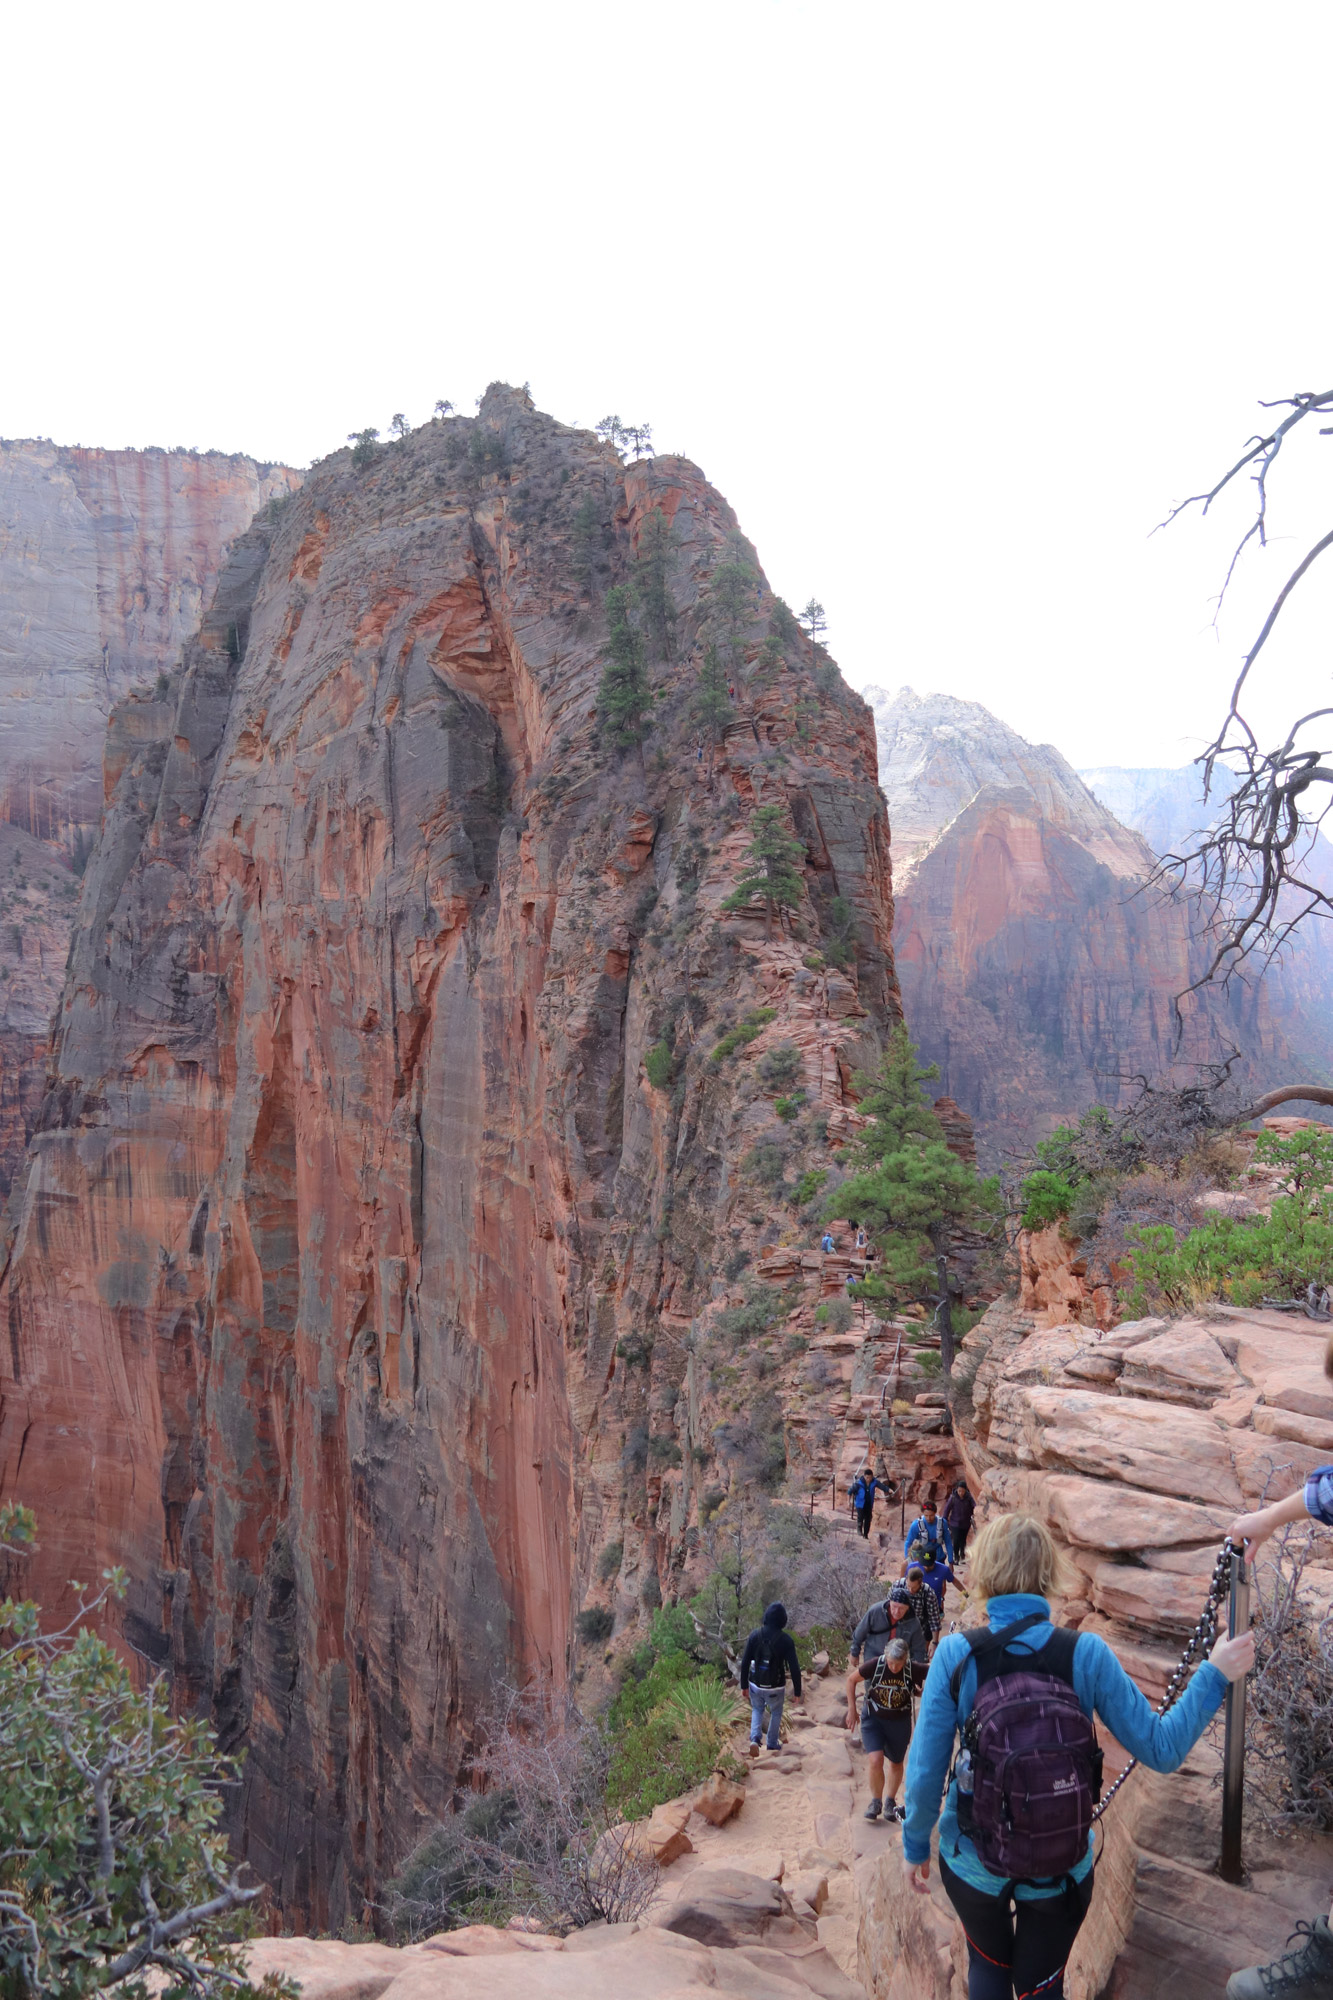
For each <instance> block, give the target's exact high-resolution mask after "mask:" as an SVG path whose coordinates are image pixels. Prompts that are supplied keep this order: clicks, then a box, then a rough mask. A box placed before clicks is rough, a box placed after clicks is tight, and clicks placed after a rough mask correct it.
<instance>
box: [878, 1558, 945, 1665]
mask: <svg viewBox="0 0 1333 2000" xmlns="http://www.w3.org/2000/svg"><path fill="white" fill-rule="evenodd" d="M913 1570H915V1572H916V1573H915V1575H914V1574H913ZM895 1604H905V1605H906V1606H907V1614H908V1616H907V1623H906V1624H904V1625H901V1626H898V1627H895V1630H897V1631H899V1632H900V1634H901V1636H902V1637H903V1638H904V1639H906V1641H907V1644H908V1646H909V1648H910V1649H911V1654H912V1684H913V1686H914V1687H916V1688H917V1689H918V1690H919V1689H921V1688H922V1687H924V1686H925V1682H926V1668H927V1666H928V1665H929V1664H930V1661H931V1660H932V1659H933V1658H934V1654H935V1648H936V1646H937V1645H938V1644H939V1637H940V1633H941V1632H942V1631H943V1630H944V1614H943V1612H942V1611H941V1610H940V1607H939V1604H938V1603H937V1601H936V1598H935V1593H934V1591H933V1590H927V1589H926V1587H925V1584H924V1582H923V1580H922V1575H921V1565H920V1563H915V1564H914V1565H913V1568H912V1569H911V1570H909V1571H908V1573H907V1577H906V1579H905V1580H904V1581H900V1582H898V1583H895V1584H894V1586H893V1589H892V1590H891V1591H890V1592H889V1605H890V1608H892V1607H893V1605H895Z"/></svg>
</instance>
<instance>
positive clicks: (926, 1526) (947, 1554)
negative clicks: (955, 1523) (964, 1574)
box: [903, 1500, 953, 1563]
mask: <svg viewBox="0 0 1333 2000" xmlns="http://www.w3.org/2000/svg"><path fill="white" fill-rule="evenodd" d="M926 1549H929V1550H930V1552H931V1554H932V1555H933V1556H934V1557H935V1558H936V1560H938V1559H939V1558H940V1557H941V1556H943V1558H944V1560H945V1562H947V1563H951V1562H952V1561H953V1536H952V1535H951V1534H950V1533H949V1528H948V1523H947V1522H945V1521H941V1519H940V1515H939V1509H938V1507H937V1506H936V1505H935V1502H934V1501H933V1500H923V1501H922V1502H921V1512H920V1513H919V1514H918V1515H917V1517H916V1519H915V1521H913V1523H912V1525H911V1527H910V1528H909V1529H908V1530H907V1539H906V1540H905V1541H904V1543H903V1551H904V1553H905V1555H906V1557H907V1560H908V1562H909V1563H911V1562H920V1560H921V1557H922V1554H923V1552H924V1551H925V1550H926Z"/></svg>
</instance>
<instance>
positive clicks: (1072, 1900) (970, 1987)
mask: <svg viewBox="0 0 1333 2000" xmlns="http://www.w3.org/2000/svg"><path fill="white" fill-rule="evenodd" d="M1092 1876H1093V1871H1092V1869H1091V1868H1090V1869H1089V1870H1088V1872H1087V1874H1086V1875H1085V1876H1084V1878H1083V1880H1082V1881H1081V1882H1070V1883H1068V1884H1067V1886H1066V1887H1065V1888H1064V1889H1061V1890H1057V1892H1056V1893H1055V1895H1053V1896H1041V1897H1038V1898H1034V1899H1032V1900H1031V1901H1027V1902H1019V1901H1018V1900H1017V1899H1016V1898H1013V1897H1009V1896H988V1895H987V1894H986V1892H985V1890H984V1889H974V1888H973V1887H972V1885H971V1883H970V1882H964V1881H963V1879H962V1877H961V1876H959V1875H955V1874H954V1872H953V1870H952V1868H950V1866H949V1864H948V1862H947V1861H946V1860H945V1858H944V1856H943V1855H941V1856H940V1880H941V1882H943V1884H944V1893H945V1894H946V1896H947V1897H948V1898H949V1901H950V1902H951V1903H952V1904H953V1906H954V1908H955V1910H957V1912H958V1915H959V1917H960V1918H961V1919H962V1925H963V1931H964V1933H965V1935H966V1937H967V1961H968V1972H967V2000H1063V1996H1064V1990H1065V1964H1066V1961H1067V1960H1068V1958H1069V1954H1070V1952H1071V1951H1072V1950H1073V1946H1074V1939H1075V1938H1076V1937H1077V1936H1078V1933H1079V1927H1080V1925H1081V1924H1082V1922H1083V1919H1084V1917H1086V1916H1087V1914H1088V1905H1089V1903H1091V1901H1092Z"/></svg>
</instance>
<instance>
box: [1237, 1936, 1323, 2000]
mask: <svg viewBox="0 0 1333 2000" xmlns="http://www.w3.org/2000/svg"><path fill="white" fill-rule="evenodd" d="M1298 1938H1299V1939H1300V1940H1301V1944H1300V1949H1299V1950H1298V1951H1285V1952H1283V1954H1282V1956H1281V1958H1275V1959H1273V1960H1272V1961H1271V1963H1269V1964H1268V1965H1247V1966H1246V1968H1245V1970H1244V1971H1243V1972H1233V1973H1232V1975H1231V1977H1230V1979H1228V1981H1227V2000H1279V1996H1281V2000H1333V1931H1330V1929H1329V1927H1328V1918H1327V1917H1316V1918H1315V1921H1314V1922H1313V1923H1312V1924H1297V1926H1296V1928H1295V1930H1294V1931H1293V1932H1292V1934H1291V1936H1290V1937H1289V1938H1288V1939H1287V1943H1288V1945H1291V1944H1294V1943H1295V1942H1296V1940H1297V1939H1298Z"/></svg>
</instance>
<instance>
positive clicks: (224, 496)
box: [0, 439, 300, 1194]
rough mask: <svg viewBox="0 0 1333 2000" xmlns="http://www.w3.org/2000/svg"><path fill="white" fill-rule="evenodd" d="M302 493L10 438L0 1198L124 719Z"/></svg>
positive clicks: (228, 462) (239, 471) (279, 472)
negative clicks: (282, 507) (132, 695)
mask: <svg viewBox="0 0 1333 2000" xmlns="http://www.w3.org/2000/svg"><path fill="white" fill-rule="evenodd" d="M299 483H300V476H299V474H297V473H294V472H291V471H289V470H288V469H287V468H286V467H285V466H273V465H260V464H257V463H256V462H255V461H254V460H253V459H250V458H242V457H239V456H234V455H228V454H226V453H223V452H186V451H172V452H167V451H92V450H85V449H83V448H82V447H81V446H72V447H66V446H61V445H53V444H49V443H47V442H45V441H41V440H37V441H34V440H32V439H19V440H13V439H0V1194H4V1193H7V1192H8V1190H9V1187H10V1184H11V1182H12V1180H13V1177H14V1174H15V1172H16V1170H17V1167H18V1164H19V1161H20V1159H21V1158H22V1154H23V1148H24V1145H25V1144H26V1142H27V1138H28V1135H29V1133H30V1132H31V1130H32V1124H33V1119H34V1117H35V1115H36V1110H37V1105H38V1103H39V1102H40V1099H41V1094H42V1090H43V1088H44V1080H45V1070H46V1041H47V1033H48V1029H49V1027H50V1022H51V1016H52V1013H53V1011H54V1008H55V1005H56V1001H57V999H58V997H59V993H60V985H61V980H62V978H63V975H64V970H65V959H66V955H67V952H68V948H69V935H70V927H71V924H72V921H73V916H74V906H75V903H76V901H77V897H78V876H79V871H80V869H81V868H82V866H83V863H84V860H85V858H86V856H87V852H88V849H89V847H90V846H91V843H92V839H93V836H94V835H95V833H96V831H97V826H98V822H99V820H100V818H101V813H102V803H103V801H102V745H103V741H104V738H105V736H106V727H107V719H108V716H109V715H110V712H111V709H112V707H113V706H114V704H115V703H116V702H117V701H118V700H119V699H120V698H121V696H122V695H124V694H125V693H126V692H127V690H128V689H129V688H130V687H132V686H134V685H135V684H136V683H139V682H144V681H152V680H153V679H154V678H155V676H156V675H157V674H159V673H160V672H162V671H163V670H164V669H166V668H170V667H172V666H174V664H175V663H176V661H177V659H178V658H179V655H180V649H181V646H182V644H183V643H184V641H185V639H186V638H188V636H189V635H190V633H192V632H193V631H194V630H195V628H196V627H197V625H198V623H199V617H200V613H201V610H202V608H203V605H204V604H205V603H206V601H207V599H208V598H209V597H210V596H211V595H212V592H213V589H214V586H215V585H216V582H217V578H218V571H219V567H220V564H221V561H222V558H223V556H224V554H225V552H226V550H227V548H228V546H229V545H230V543H231V542H232V541H233V540H234V539H235V537H236V536H237V535H239V534H240V533H241V532H242V531H243V530H244V529H245V528H247V527H248V526H249V524H250V521H251V520H252V519H253V517H254V514H255V512H256V510H257V509H258V508H259V507H261V506H263V505H264V504H265V503H266V502H267V501H269V500H273V499H280V498H281V497H282V496H283V495H284V494H286V493H288V492H290V491H291V490H292V488H293V487H295V486H296V485H298V484H299Z"/></svg>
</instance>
